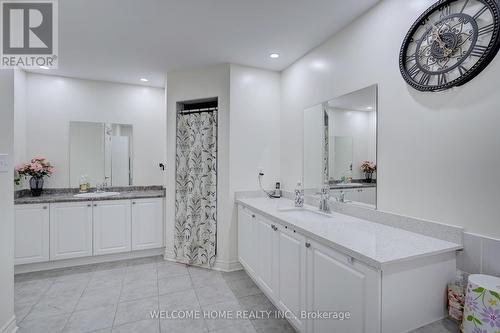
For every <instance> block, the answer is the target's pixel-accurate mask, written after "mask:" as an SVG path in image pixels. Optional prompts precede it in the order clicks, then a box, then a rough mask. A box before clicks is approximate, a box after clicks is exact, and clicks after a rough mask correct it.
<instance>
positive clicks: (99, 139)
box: [69, 121, 133, 187]
mask: <svg viewBox="0 0 500 333" xmlns="http://www.w3.org/2000/svg"><path fill="white" fill-rule="evenodd" d="M69 128H70V134H69V138H70V149H69V157H70V158H69V160H70V164H69V165H70V168H69V170H70V185H71V187H78V186H79V184H80V178H81V177H82V176H86V177H87V179H88V181H89V182H90V185H91V186H92V187H94V186H96V184H103V183H106V184H107V185H108V186H129V185H132V183H133V182H132V180H133V173H132V134H133V128H132V125H124V124H110V123H92V122H80V121H72V122H70V126H69Z"/></svg>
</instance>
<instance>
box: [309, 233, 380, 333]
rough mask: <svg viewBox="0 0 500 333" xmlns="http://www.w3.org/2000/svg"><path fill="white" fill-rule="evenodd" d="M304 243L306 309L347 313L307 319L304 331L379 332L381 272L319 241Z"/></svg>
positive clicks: (327, 332) (322, 332) (320, 332)
mask: <svg viewBox="0 0 500 333" xmlns="http://www.w3.org/2000/svg"><path fill="white" fill-rule="evenodd" d="M307 246H308V250H307V265H308V266H307V281H308V283H307V288H308V290H307V310H308V311H309V312H313V311H349V315H350V319H344V320H310V321H309V322H308V329H307V332H310V333H331V332H363V333H376V332H380V315H379V311H380V276H381V275H380V272H379V271H376V270H375V269H372V268H370V267H368V266H366V265H363V264H361V263H359V262H357V261H355V260H353V259H352V258H350V257H348V256H345V255H343V254H340V253H339V252H336V251H334V250H332V249H330V248H328V247H326V246H323V245H322V244H320V243H318V242H315V241H308V243H307Z"/></svg>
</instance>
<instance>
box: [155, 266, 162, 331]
mask: <svg viewBox="0 0 500 333" xmlns="http://www.w3.org/2000/svg"><path fill="white" fill-rule="evenodd" d="M158 262H159V261H157V262H156V291H157V292H158V293H157V295H156V299H157V300H158V332H159V333H161V322H160V320H161V319H160V315H159V314H160V310H161V309H160V279H159V273H158Z"/></svg>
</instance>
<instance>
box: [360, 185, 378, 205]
mask: <svg viewBox="0 0 500 333" xmlns="http://www.w3.org/2000/svg"><path fill="white" fill-rule="evenodd" d="M375 193H376V188H375V187H367V188H363V189H359V202H363V203H366V204H369V205H375V203H376V194H375Z"/></svg>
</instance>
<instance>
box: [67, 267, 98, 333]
mask: <svg viewBox="0 0 500 333" xmlns="http://www.w3.org/2000/svg"><path fill="white" fill-rule="evenodd" d="M96 269H97V266H95V267H94V270H92V274H91V275H90V278H89V279H88V280H87V285H86V286H85V288H83V290H82V292H81V293H80V296H79V297H78V300H77V301H76V303H75V306H74V307H73V311H72V312H71V313H70V314H69V315H68V316H67V317H66V322H65V323H64V326H63V328H62V330H61V332H64V330H66V327H67V326H68V324H69V322H70V319H71V316H73V313H75V312H76V311H75V310H76V307H77V306H78V303H80V300H81V299H82V295H83V294H84V293H85V290H86V289H87V287H88V286H89V283H90V280H91V279H92V277H93V276H94V273H95V270H96ZM84 274H85V273H84Z"/></svg>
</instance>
